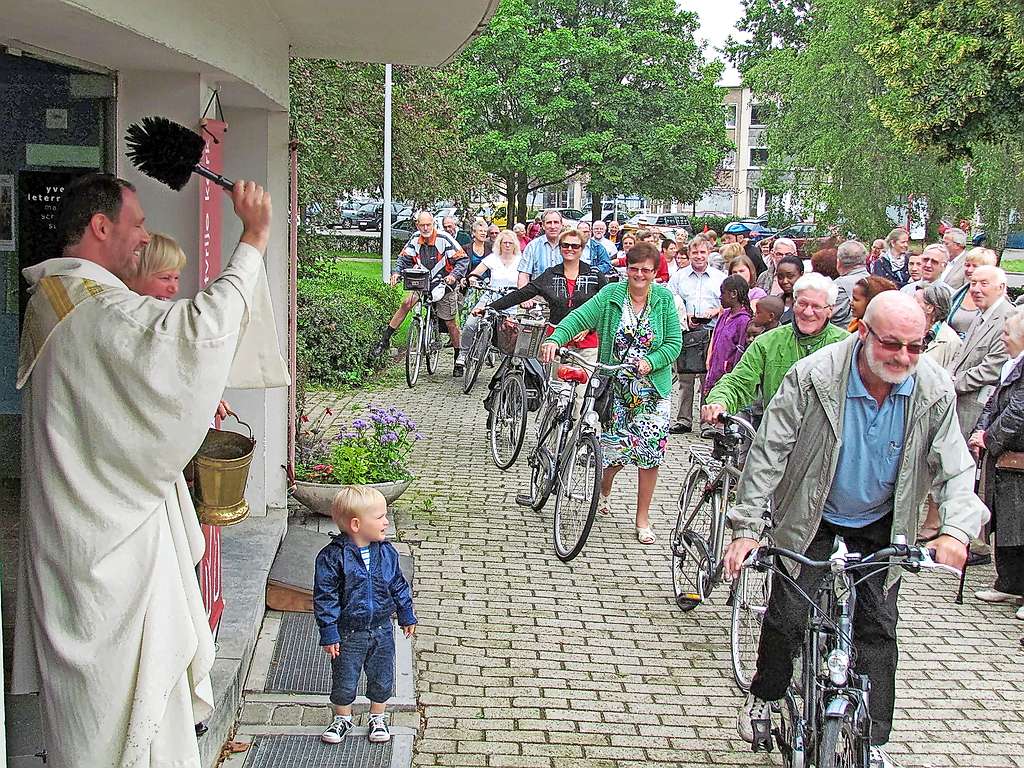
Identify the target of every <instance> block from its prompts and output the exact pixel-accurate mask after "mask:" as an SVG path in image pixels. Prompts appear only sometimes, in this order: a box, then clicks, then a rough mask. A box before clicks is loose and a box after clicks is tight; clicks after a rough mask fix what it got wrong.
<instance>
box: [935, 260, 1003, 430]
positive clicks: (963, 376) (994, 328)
mask: <svg viewBox="0 0 1024 768" xmlns="http://www.w3.org/2000/svg"><path fill="white" fill-rule="evenodd" d="M970 292H971V298H972V299H973V300H974V304H975V306H977V308H978V312H979V314H978V316H977V317H976V318H974V321H973V322H972V323H971V325H970V327H969V328H968V329H967V335H966V336H965V337H964V342H963V344H962V345H961V346H960V351H959V352H958V353H957V356H956V357H955V358H954V360H953V365H952V368H951V369H950V373H952V374H953V386H954V388H955V389H956V413H957V417H958V418H959V420H960V431H961V432H963V434H964V438H969V437H970V436H971V434H972V433H973V432H974V426H975V424H977V423H978V417H979V416H980V415H981V411H982V409H983V408H984V407H985V403H986V402H987V401H988V398H989V395H991V394H992V392H993V391H994V390H995V385H996V384H998V383H999V372H1000V370H1001V369H1002V367H1003V363H1005V362H1006V358H1007V354H1006V346H1005V345H1004V344H1003V340H1002V338H1001V334H1002V331H1003V320H1004V319H1005V318H1006V315H1007V314H1008V313H1009V311H1010V309H1011V305H1010V302H1009V300H1008V299H1007V298H1006V273H1005V272H1004V271H1003V270H1001V269H999V267H978V268H977V269H975V270H974V273H973V274H972V275H971V287H970Z"/></svg>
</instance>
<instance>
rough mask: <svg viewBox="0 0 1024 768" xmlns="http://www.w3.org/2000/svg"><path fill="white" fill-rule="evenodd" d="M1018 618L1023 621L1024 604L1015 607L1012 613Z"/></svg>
mask: <svg viewBox="0 0 1024 768" xmlns="http://www.w3.org/2000/svg"><path fill="white" fill-rule="evenodd" d="M1014 615H1015V616H1016V617H1017V618H1018V619H1020V620H1021V621H1024V605H1022V606H1021V607H1020V608H1018V609H1017V613H1015V614H1014Z"/></svg>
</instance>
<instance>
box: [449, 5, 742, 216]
mask: <svg viewBox="0 0 1024 768" xmlns="http://www.w3.org/2000/svg"><path fill="white" fill-rule="evenodd" d="M695 29H696V18H695V16H694V15H693V14H691V13H687V12H683V11H679V10H677V9H676V7H675V4H674V3H673V2H672V0H583V2H576V1H574V0H502V2H501V4H500V5H499V7H498V11H497V12H496V13H495V15H494V18H493V19H492V21H491V24H490V26H489V27H488V29H487V31H486V32H485V33H484V34H482V35H481V36H480V37H478V38H477V39H476V40H475V41H474V42H473V43H472V44H471V45H470V46H469V48H467V50H466V51H465V52H464V53H463V55H462V56H461V57H460V59H459V60H458V62H457V63H456V67H455V70H456V75H455V77H454V79H453V83H454V84H455V92H456V98H457V101H458V103H459V104H460V108H461V111H462V114H463V116H464V117H465V120H466V127H467V129H468V132H469V133H468V136H469V147H470V152H471V154H472V155H473V156H474V157H475V158H476V159H477V160H478V161H479V162H480V165H481V166H482V167H483V169H484V170H485V171H487V172H488V173H490V174H491V175H492V176H493V177H494V178H495V179H496V180H497V181H498V182H499V183H500V184H501V186H503V187H504V190H505V194H506V199H507V200H508V201H509V205H510V209H511V213H512V215H513V217H515V218H518V219H519V220H524V219H525V213H526V205H525V203H526V196H527V195H528V193H529V192H531V191H534V190H536V189H540V188H542V187H545V186H549V185H552V184H555V183H564V182H565V181H567V180H569V179H571V178H573V177H576V176H585V177H587V178H588V179H589V181H588V187H589V188H590V191H591V193H592V196H593V200H594V202H593V207H594V212H595V214H597V213H599V212H600V207H601V199H602V196H604V195H614V194H620V193H639V194H644V195H648V196H652V197H662V198H676V199H682V200H692V199H695V198H696V197H698V196H699V195H700V194H701V193H702V192H703V191H704V190H705V189H707V188H708V187H709V186H711V185H712V184H713V183H714V172H715V169H716V168H717V166H718V165H719V163H720V162H721V159H722V157H723V156H724V154H725V152H726V150H727V149H728V141H727V139H726V134H725V125H724V120H723V119H722V96H723V93H722V91H721V89H719V88H717V87H716V85H715V81H716V80H717V77H718V75H719V73H720V65H718V64H705V63H704V61H703V59H702V57H701V53H700V49H699V47H698V46H697V44H696V43H695V41H694V37H693V33H694V31H695Z"/></svg>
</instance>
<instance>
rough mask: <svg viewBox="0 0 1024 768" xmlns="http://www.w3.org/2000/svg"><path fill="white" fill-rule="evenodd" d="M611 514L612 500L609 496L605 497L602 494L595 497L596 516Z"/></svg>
mask: <svg viewBox="0 0 1024 768" xmlns="http://www.w3.org/2000/svg"><path fill="white" fill-rule="evenodd" d="M611 513H612V500H611V496H605V495H604V494H603V493H601V494H599V495H598V497H597V514H599V515H605V516H608V515H610V514H611Z"/></svg>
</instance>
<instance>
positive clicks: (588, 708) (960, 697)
mask: <svg viewBox="0 0 1024 768" xmlns="http://www.w3.org/2000/svg"><path fill="white" fill-rule="evenodd" d="M449 365H450V358H448V359H444V358H443V359H442V364H441V366H440V371H439V373H438V374H436V375H435V376H433V377H426V378H425V380H424V379H421V381H420V384H419V385H418V386H417V388H416V389H414V390H411V391H410V390H408V389H407V388H406V387H405V384H404V381H403V382H401V384H400V385H396V386H395V387H394V388H390V389H385V390H381V391H377V392H372V393H359V394H356V395H346V396H345V397H343V398H340V399H339V398H337V397H334V396H330V395H327V394H325V393H319V394H311V396H310V398H309V400H308V402H307V406H313V407H314V409H316V408H322V407H323V406H324V405H325V404H328V403H330V404H331V405H332V406H334V407H335V408H336V409H337V410H338V414H337V416H336V419H342V420H347V419H348V418H350V417H351V415H354V414H352V413H350V411H349V409H350V408H352V409H355V410H362V408H363V406H365V405H366V404H368V403H371V402H372V403H380V404H389V405H396V406H399V407H401V408H403V409H404V410H406V411H407V412H408V413H410V414H411V415H412V416H413V417H414V418H416V419H417V421H418V422H419V423H420V425H421V428H422V431H423V433H424V434H425V435H426V436H427V439H426V440H425V441H423V442H422V443H420V444H419V447H418V448H417V451H416V454H415V460H414V464H415V471H416V473H417V474H418V475H419V479H418V480H417V481H416V483H415V485H414V487H413V490H411V491H410V492H409V493H408V494H407V495H406V497H404V498H403V499H402V500H401V501H400V502H399V509H398V512H397V513H396V514H397V518H398V519H397V525H398V529H399V537H400V538H401V539H402V540H404V541H406V542H408V543H410V544H411V545H412V548H413V551H414V552H415V556H416V606H417V611H418V613H419V617H420V622H421V624H420V627H419V629H418V631H417V636H416V658H417V661H416V669H417V690H418V693H419V703H420V710H421V713H422V720H421V732H420V734H419V737H418V739H417V741H416V757H415V762H414V765H416V766H433V765H464V766H515V767H516V768H531V767H532V766H540V767H542V768H547V767H548V766H551V767H552V768H563V767H564V768H570V767H573V766H587V767H588V768H604V767H605V766H616V767H618V768H627V766H640V765H649V764H651V763H664V764H668V765H674V766H708V765H715V766H726V765H728V766H755V765H779V764H780V759H779V757H778V754H777V753H776V754H773V755H771V756H768V755H765V754H764V753H759V754H756V755H755V754H752V753H751V752H750V751H749V747H745V744H744V743H743V742H740V741H738V740H737V739H736V738H735V725H734V722H735V720H734V717H735V711H736V708H737V707H738V705H739V704H740V702H741V698H740V696H739V695H738V692H737V689H736V688H735V686H734V684H733V681H732V676H731V671H730V670H731V667H730V661H729V645H728V614H727V609H726V607H725V605H724V596H723V595H716V596H715V598H713V604H711V605H705V606H702V607H701V608H699V609H698V610H697V611H694V612H692V613H690V614H687V615H684V614H682V613H680V612H679V611H678V609H677V608H676V607H675V605H674V603H673V601H672V587H671V580H670V576H669V553H668V549H667V546H666V543H665V542H666V540H667V536H668V534H669V532H670V530H671V526H672V523H673V522H674V509H675V496H676V495H677V494H678V492H679V487H680V485H681V483H682V479H683V477H684V474H685V472H686V468H687V452H688V448H689V446H690V445H691V444H693V443H695V442H700V441H699V440H696V439H690V438H688V437H687V438H685V439H684V438H681V437H676V436H673V437H672V439H671V445H670V448H669V451H668V457H667V461H666V463H665V465H664V466H663V468H662V472H661V477H660V480H659V484H658V490H657V494H656V496H655V505H654V508H653V509H652V521H653V523H654V526H655V528H656V532H657V533H658V536H659V541H658V544H657V545H655V546H652V547H644V546H642V545H640V544H638V543H637V541H636V538H635V536H634V531H633V521H632V517H631V515H632V512H631V509H632V506H631V504H632V503H633V501H635V499H634V498H631V494H630V491H631V490H632V489H633V488H635V471H630V470H627V471H624V472H623V473H621V474H620V476H619V481H618V484H617V487H616V490H615V494H614V495H613V503H614V514H613V516H611V517H609V518H599V519H598V521H597V523H596V525H595V528H594V531H593V533H592V535H591V537H590V540H589V542H588V544H587V547H586V549H585V550H584V552H583V553H582V554H581V555H580V556H579V557H578V558H577V559H576V560H574V561H573V562H572V563H569V564H563V563H561V562H560V561H559V560H558V559H557V558H556V557H555V556H554V553H553V550H552V545H551V532H550V521H551V509H550V506H551V505H552V504H553V502H551V503H549V508H547V509H545V510H544V511H542V512H541V513H539V514H538V513H534V512H532V511H531V510H529V509H524V508H522V507H519V506H517V505H516V504H515V500H514V499H515V494H516V492H517V490H519V489H521V486H522V484H523V481H524V479H525V473H524V471H523V469H522V466H521V465H522V460H520V463H519V464H517V465H516V466H513V467H512V468H511V469H510V470H509V471H507V472H506V473H501V472H500V471H498V470H497V469H496V468H495V467H494V465H493V464H492V463H491V461H490V458H489V455H488V453H487V448H486V440H485V432H484V424H485V415H484V411H483V408H482V405H481V402H480V400H481V398H482V390H483V387H482V386H481V384H482V383H483V382H481V384H478V385H477V390H475V391H474V393H473V395H472V396H464V395H462V394H461V392H460V391H459V390H457V389H456V387H455V384H454V382H453V381H452V380H451V379H450V378H449V377H448V376H447V375H444V376H442V375H441V374H442V373H444V374H447V373H448V372H449V371H450V370H451V369H450V367H448V366H449ZM486 375H487V374H486V370H485V372H484V375H483V376H482V377H481V378H482V379H483V378H486ZM339 423H340V422H339ZM531 426H532V422H531ZM527 439H529V437H528V438H527ZM971 576H972V578H969V583H968V595H969V596H968V598H967V599H966V600H965V604H964V605H956V604H954V602H953V597H954V594H955V591H956V583H955V579H953V578H951V577H944V576H941V575H938V574H930V575H919V576H910V577H909V578H908V579H907V580H906V583H905V584H904V586H903V592H902V595H901V610H902V620H901V622H900V635H901V643H900V649H901V659H900V681H901V682H900V690H899V696H898V701H897V713H896V724H895V730H894V733H893V738H892V741H891V743H890V751H891V753H892V754H893V755H894V756H895V757H897V758H898V759H899V760H900V761H901V762H902V763H903V764H904V765H905V766H906V767H907V768H926V767H933V766H935V767H937V766H965V767H970V768H977V767H978V766H1024V752H1022V750H1021V730H1022V728H1021V726H1022V721H1024V670H1022V667H1021V661H1022V659H1024V651H1022V648H1021V646H1020V644H1019V640H1020V637H1021V634H1022V629H1024V622H1018V621H1016V620H1015V619H1014V616H1013V609H1012V608H1010V607H1008V606H1004V605H985V604H982V603H979V602H978V601H977V600H975V599H974V598H973V592H974V590H975V589H978V588H981V587H983V586H985V585H987V584H988V583H990V579H991V577H992V571H991V568H977V569H973V570H972V571H971Z"/></svg>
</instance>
